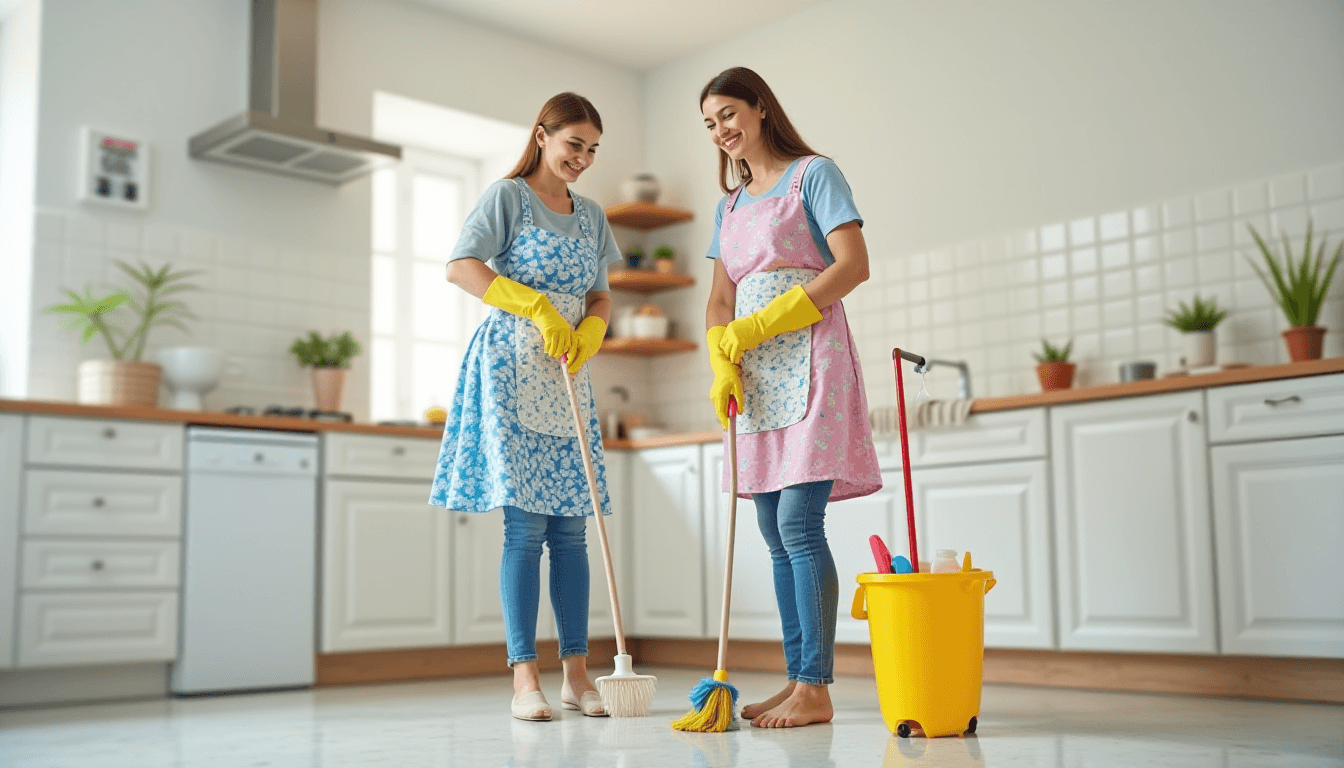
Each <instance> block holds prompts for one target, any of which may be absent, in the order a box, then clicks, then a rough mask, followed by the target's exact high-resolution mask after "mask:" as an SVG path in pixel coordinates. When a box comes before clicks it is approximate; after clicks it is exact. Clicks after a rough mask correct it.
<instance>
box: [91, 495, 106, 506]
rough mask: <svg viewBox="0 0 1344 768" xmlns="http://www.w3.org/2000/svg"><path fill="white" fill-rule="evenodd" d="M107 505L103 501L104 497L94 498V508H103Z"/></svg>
mask: <svg viewBox="0 0 1344 768" xmlns="http://www.w3.org/2000/svg"><path fill="white" fill-rule="evenodd" d="M106 503H107V502H105V501H103V497H102V496H94V497H93V506H95V507H102V506H103V505H104V504H106Z"/></svg>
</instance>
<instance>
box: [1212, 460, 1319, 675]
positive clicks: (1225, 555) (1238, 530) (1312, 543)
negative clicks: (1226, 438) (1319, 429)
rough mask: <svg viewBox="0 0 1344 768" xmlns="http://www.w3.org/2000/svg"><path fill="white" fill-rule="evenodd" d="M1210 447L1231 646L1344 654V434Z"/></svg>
mask: <svg viewBox="0 0 1344 768" xmlns="http://www.w3.org/2000/svg"><path fill="white" fill-rule="evenodd" d="M1211 453H1212V457H1213V501H1214V504H1213V509H1214V538H1215V539H1216V540H1217V542H1218V599H1219V608H1220V611H1219V616H1220V619H1221V623H1222V650H1223V653H1234V654H1245V655H1250V656H1329V657H1340V656H1344V589H1341V588H1340V585H1339V578H1338V575H1337V573H1336V571H1337V565H1336V564H1337V563H1338V562H1339V557H1340V545H1341V544H1344V437H1313V438H1305V439H1299V440H1281V441H1275V442H1272V443H1249V444H1246V445H1235V446H1220V447H1217V448H1214V449H1213V451H1212V452H1211Z"/></svg>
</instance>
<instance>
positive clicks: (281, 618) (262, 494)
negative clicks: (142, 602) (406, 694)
mask: <svg viewBox="0 0 1344 768" xmlns="http://www.w3.org/2000/svg"><path fill="white" fill-rule="evenodd" d="M317 457H318V447H317V436H316V435H312V434H307V433H300V432H272V431H267V430H259V429H222V428H214V427H190V428H188V429H187V476H186V491H185V494H186V499H185V501H186V504H185V508H186V509H185V531H184V535H183V569H182V570H183V573H182V577H183V581H182V610H181V614H180V615H181V617H182V618H181V633H180V638H181V640H180V643H181V646H180V648H179V653H178V658H177V662H176V663H175V664H174V665H173V671H172V677H171V680H170V689H171V690H172V691H173V692H174V693H179V694H197V693H222V692H226V691H238V690H255V689H265V688H293V687H305V686H310V685H312V684H313V660H314V640H315V637H316V616H317V595H316V581H317V562H316V560H317V558H316V552H317V463H318V462H317Z"/></svg>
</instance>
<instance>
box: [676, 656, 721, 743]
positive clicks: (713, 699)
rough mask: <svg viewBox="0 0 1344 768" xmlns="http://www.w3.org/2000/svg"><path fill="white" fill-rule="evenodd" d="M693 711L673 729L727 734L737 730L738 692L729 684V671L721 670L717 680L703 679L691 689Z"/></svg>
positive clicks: (718, 672)
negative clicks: (726, 732)
mask: <svg viewBox="0 0 1344 768" xmlns="http://www.w3.org/2000/svg"><path fill="white" fill-rule="evenodd" d="M691 705H692V706H693V707H694V709H692V710H691V711H690V712H687V713H686V714H685V715H683V716H682V718H681V719H680V720H675V721H673V723H672V727H673V728H675V729H676V730H678V731H695V732H697V733H723V732H724V731H728V730H736V729H737V716H736V715H735V714H734V713H733V710H734V709H735V708H736V707H737V689H736V688H734V687H733V686H732V685H730V684H729V683H728V670H726V669H717V670H715V671H714V677H713V678H712V679H711V678H708V677H706V678H701V680H700V682H699V683H697V684H696V686H695V687H694V688H692V689H691Z"/></svg>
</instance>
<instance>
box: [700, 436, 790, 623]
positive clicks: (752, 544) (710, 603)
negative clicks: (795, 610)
mask: <svg viewBox="0 0 1344 768" xmlns="http://www.w3.org/2000/svg"><path fill="white" fill-rule="evenodd" d="M701 451H702V458H703V462H704V464H703V466H704V468H705V480H704V483H702V485H701V490H702V491H703V501H704V509H705V525H706V526H707V528H708V530H707V531H706V532H705V541H706V542H707V543H708V547H707V548H706V552H705V558H706V561H705V635H706V637H713V638H717V637H718V636H719V623H720V621H721V620H722V618H723V566H724V556H725V554H726V553H727V546H728V513H729V507H730V505H731V503H732V497H731V496H729V495H728V493H727V492H726V491H724V490H723V469H724V462H725V461H726V460H727V457H726V456H725V455H724V451H723V443H709V444H706V445H704V446H702V448H701ZM728 613H729V616H728V636H729V637H735V638H742V639H743V640H780V639H782V638H783V631H782V629H781V627H780V624H779V607H778V605H777V604H776V602H775V579H774V574H773V571H772V570H771V565H770V550H768V549H767V548H766V546H765V539H764V537H762V536H761V531H760V529H759V527H758V526H757V524H756V504H755V503H754V502H752V501H751V499H738V500H737V535H736V536H735V537H734V544H733V593H732V596H731V603H730V605H729V611H728Z"/></svg>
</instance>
